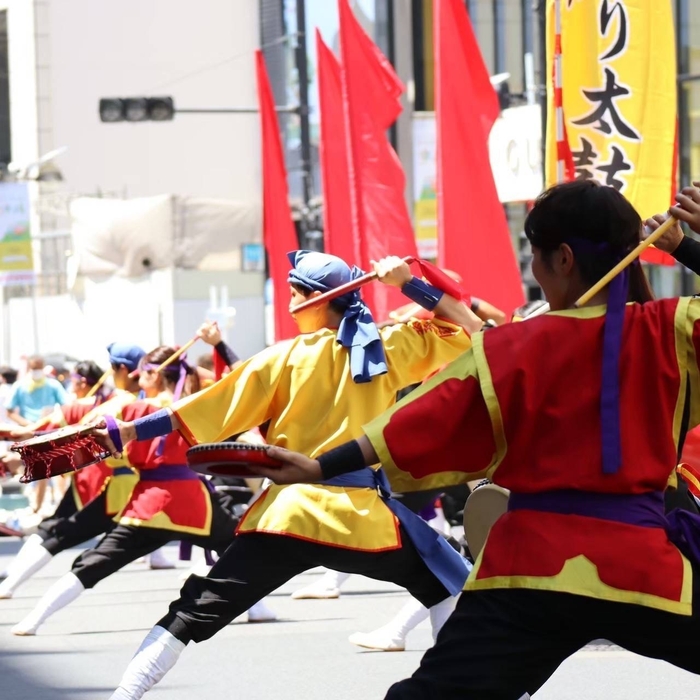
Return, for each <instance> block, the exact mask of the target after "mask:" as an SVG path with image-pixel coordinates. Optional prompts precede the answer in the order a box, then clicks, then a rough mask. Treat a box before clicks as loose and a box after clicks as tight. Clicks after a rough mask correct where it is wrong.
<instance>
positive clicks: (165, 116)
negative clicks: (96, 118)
mask: <svg viewBox="0 0 700 700" xmlns="http://www.w3.org/2000/svg"><path fill="white" fill-rule="evenodd" d="M174 116H175V104H174V102H173V98H172V97H126V98H122V97H103V98H102V99H101V100H100V121H101V122H107V123H112V122H123V121H127V122H146V121H153V122H165V121H170V120H172V118H173V117H174Z"/></svg>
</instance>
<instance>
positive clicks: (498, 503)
mask: <svg viewBox="0 0 700 700" xmlns="http://www.w3.org/2000/svg"><path fill="white" fill-rule="evenodd" d="M508 496H509V492H508V491H507V490H506V489H504V488H501V487H500V486H496V484H486V485H484V486H480V487H479V488H477V489H474V491H473V492H472V493H471V494H470V496H469V498H467V503H466V505H465V506H464V539H465V540H466V541H467V546H468V547H469V551H470V552H471V555H472V557H473V558H474V559H475V560H476V558H477V556H479V553H480V552H481V550H482V549H483V547H484V543H485V542H486V538H487V537H488V534H489V531H490V530H491V527H492V526H493V524H494V523H495V522H496V520H498V519H499V518H500V517H501V516H502V515H503V514H504V513H505V512H506V511H507V510H508Z"/></svg>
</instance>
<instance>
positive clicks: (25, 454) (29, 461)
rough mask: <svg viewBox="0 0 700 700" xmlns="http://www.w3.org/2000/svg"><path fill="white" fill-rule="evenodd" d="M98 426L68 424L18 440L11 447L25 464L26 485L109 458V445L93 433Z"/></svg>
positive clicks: (24, 482) (22, 480) (24, 476)
mask: <svg viewBox="0 0 700 700" xmlns="http://www.w3.org/2000/svg"><path fill="white" fill-rule="evenodd" d="M94 432H95V429H94V428H91V427H85V426H69V427H67V428H61V429H60V430H56V431H53V432H50V433H46V434H45V435H38V436H37V437H33V438H31V439H30V440H25V441H24V442H18V443H15V444H14V445H12V447H11V448H10V449H11V450H12V451H13V452H17V453H18V454H19V456H20V457H21V459H22V462H23V463H24V475H23V476H22V478H21V479H20V481H21V482H22V483H23V484H26V483H28V482H30V481H39V480H40V479H50V478H51V477H52V476H58V475H59V474H66V473H67V472H74V471H77V470H78V469H82V468H83V467H89V466H90V465H91V464H96V463H97V462H101V461H102V460H103V459H105V458H106V457H109V452H108V450H107V448H105V447H104V446H103V445H101V444H100V443H99V442H98V441H97V438H96V436H95V434H94Z"/></svg>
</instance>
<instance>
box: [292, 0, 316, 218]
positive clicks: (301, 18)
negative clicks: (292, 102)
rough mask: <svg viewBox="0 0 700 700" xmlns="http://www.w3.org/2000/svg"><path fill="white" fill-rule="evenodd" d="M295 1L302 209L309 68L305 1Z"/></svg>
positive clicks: (307, 187) (307, 162) (306, 184)
mask: <svg viewBox="0 0 700 700" xmlns="http://www.w3.org/2000/svg"><path fill="white" fill-rule="evenodd" d="M296 1H297V45H296V50H295V54H296V64H297V78H298V81H299V107H298V110H299V121H300V136H301V154H300V155H301V172H302V175H301V177H302V188H303V193H304V209H308V206H309V202H310V201H311V197H312V190H313V187H312V181H311V132H310V129H309V69H308V60H307V55H306V2H305V0H296Z"/></svg>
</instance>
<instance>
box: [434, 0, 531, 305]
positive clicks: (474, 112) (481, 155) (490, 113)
mask: <svg viewBox="0 0 700 700" xmlns="http://www.w3.org/2000/svg"><path fill="white" fill-rule="evenodd" d="M433 7H434V19H435V21H434V39H435V113H436V114H435V118H436V124H437V198H438V256H439V257H438V262H439V265H440V266H441V267H444V268H447V269H450V270H454V271H455V272H458V273H459V274H460V275H461V276H462V279H463V287H464V289H465V290H466V291H467V292H468V293H469V294H472V295H473V296H476V297H479V298H482V299H484V300H485V301H488V302H490V303H492V304H494V305H495V306H497V307H499V308H500V309H503V311H505V312H506V313H507V314H509V313H510V312H511V311H512V310H513V309H514V308H516V307H517V306H520V305H521V304H522V303H523V301H524V295H523V288H522V283H521V279H520V268H519V265H518V261H517V258H516V254H515V250H514V248H513V244H512V242H511V238H510V231H509V228H508V221H507V219H506V215H505V211H504V209H503V204H501V202H500V201H499V199H498V192H497V190H496V184H495V182H494V179H493V174H492V172H491V163H490V161H489V149H488V139H489V133H490V131H491V127H492V126H493V123H494V122H495V121H496V118H497V117H498V115H499V112H500V109H499V104H498V97H497V96H496V92H495V90H494V89H493V86H492V85H491V81H490V79H489V73H488V70H487V69H486V66H485V64H484V60H483V58H482V56H481V52H480V50H479V45H478V44H477V41H476V37H475V36H474V32H473V30H472V27H471V23H470V21H469V15H468V13H467V10H466V7H465V5H464V2H463V1H462V0H440V1H439V2H434V3H433Z"/></svg>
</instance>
